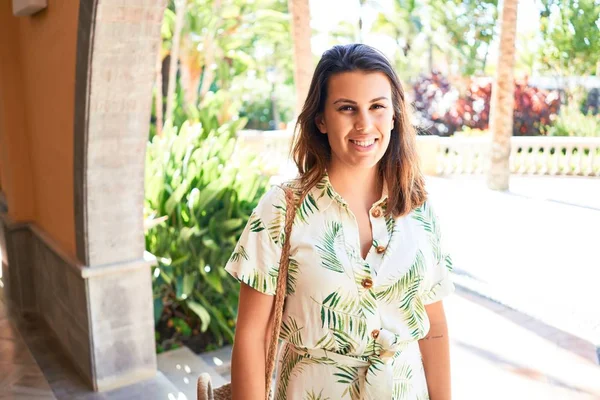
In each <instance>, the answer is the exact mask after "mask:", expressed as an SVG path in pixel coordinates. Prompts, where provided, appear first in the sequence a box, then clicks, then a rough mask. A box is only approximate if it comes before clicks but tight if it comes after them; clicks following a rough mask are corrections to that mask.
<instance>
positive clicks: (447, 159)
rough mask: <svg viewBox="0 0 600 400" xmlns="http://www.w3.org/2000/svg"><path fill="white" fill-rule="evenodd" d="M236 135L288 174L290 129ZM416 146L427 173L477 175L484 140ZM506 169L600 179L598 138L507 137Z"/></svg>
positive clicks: (438, 140) (422, 141) (427, 140)
mask: <svg viewBox="0 0 600 400" xmlns="http://www.w3.org/2000/svg"><path fill="white" fill-rule="evenodd" d="M238 137H239V138H240V147H241V148H245V149H247V150H250V151H251V152H253V153H255V154H258V155H260V156H261V158H262V161H263V165H264V166H265V168H264V170H265V172H266V173H269V174H272V175H289V174H292V175H293V174H294V171H295V166H294V164H293V163H292V162H291V160H290V158H289V151H290V143H291V140H292V132H291V131H290V130H282V131H264V132H263V131H241V132H240V133H239V134H238ZM417 147H418V151H419V154H420V158H421V162H422V166H423V170H424V172H425V173H427V174H430V175H460V174H482V173H484V172H485V168H486V163H487V162H488V154H489V147H490V138H489V137H460V136H455V137H450V138H444V137H438V136H418V137H417ZM510 170H511V172H512V173H514V174H521V175H579V176H600V138H583V137H544V136H517V137H512V138H511V155H510Z"/></svg>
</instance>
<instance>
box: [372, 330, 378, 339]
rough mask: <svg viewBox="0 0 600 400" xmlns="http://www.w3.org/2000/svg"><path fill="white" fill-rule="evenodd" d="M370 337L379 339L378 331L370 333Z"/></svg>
mask: <svg viewBox="0 0 600 400" xmlns="http://www.w3.org/2000/svg"><path fill="white" fill-rule="evenodd" d="M371 337H372V338H373V339H377V338H378V337H379V329H374V330H373V332H371Z"/></svg>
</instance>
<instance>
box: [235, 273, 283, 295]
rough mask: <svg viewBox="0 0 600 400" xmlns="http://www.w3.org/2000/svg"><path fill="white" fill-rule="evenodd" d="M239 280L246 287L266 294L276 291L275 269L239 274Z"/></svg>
mask: <svg viewBox="0 0 600 400" xmlns="http://www.w3.org/2000/svg"><path fill="white" fill-rule="evenodd" d="M239 279H240V280H241V281H242V282H245V283H246V284H247V285H248V286H250V287H253V288H255V289H257V290H259V291H262V292H266V293H275V292H276V289H277V269H276V268H271V269H269V271H268V272H266V273H265V272H263V271H261V270H259V269H253V270H252V271H250V273H248V274H241V275H240V276H239Z"/></svg>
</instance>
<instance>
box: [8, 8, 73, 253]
mask: <svg viewBox="0 0 600 400" xmlns="http://www.w3.org/2000/svg"><path fill="white" fill-rule="evenodd" d="M78 14H79V1H76V0H49V1H48V8H47V9H46V10H44V11H42V12H41V13H39V14H36V15H34V16H33V17H14V16H12V9H11V2H10V1H2V2H0V37H3V39H0V40H1V41H0V46H1V47H2V49H1V50H0V55H1V56H2V58H3V59H4V60H3V61H2V63H3V64H7V65H6V67H3V68H2V69H0V85H1V86H3V88H2V89H0V97H1V98H0V108H3V110H4V112H2V111H0V146H2V151H0V158H1V159H2V168H0V171H1V173H2V182H3V186H5V187H6V188H5V192H6V194H7V202H8V206H9V212H10V213H11V215H10V216H11V217H12V218H13V219H15V220H17V221H24V220H33V221H34V222H35V223H36V225H38V226H39V227H41V228H42V229H43V230H44V231H45V232H47V233H48V234H49V235H50V236H51V237H52V238H53V239H54V240H55V241H56V242H57V243H58V244H59V245H60V246H61V247H62V249H63V250H65V251H67V252H68V253H71V254H72V255H74V254H75V253H76V249H75V221H74V215H73V117H74V90H75V55H76V44H77V19H78ZM6 41H8V42H12V45H10V46H8V49H7V48H6V47H5V46H3V45H4V43H3V42H6ZM15 43H16V45H15ZM7 53H8V54H7ZM7 55H8V56H9V57H6V56H7ZM15 75H16V77H15ZM18 75H20V76H18ZM11 82H14V83H11ZM7 83H8V87H6V86H5V84H7ZM11 86H12V89H11ZM5 89H8V90H5ZM15 93H16V95H17V99H16V100H17V101H14V98H13V97H12V95H14V94H15ZM2 105H3V106H2ZM15 135H17V136H21V137H22V139H15V138H13V137H14V136H15ZM7 139H8V140H12V141H13V142H14V141H17V140H18V141H19V142H20V143H21V144H20V146H21V148H22V147H25V148H26V149H27V153H28V154H22V152H20V153H19V152H17V149H16V147H19V146H16V147H15V146H14V145H7V146H6V148H4V147H5V146H4V144H5V143H4V142H6V141H7ZM7 152H8V153H9V154H8V156H6V154H3V153H7ZM15 152H17V153H18V154H17V153H15ZM27 155H28V156H29V161H28V162H23V164H24V165H26V164H29V168H27V167H26V168H24V169H22V168H18V169H17V170H15V168H14V166H15V165H17V164H16V163H15V159H16V158H26V157H27ZM11 157H12V159H11ZM7 161H8V162H7ZM7 169H8V170H9V171H6V170H7ZM5 178H8V179H5ZM7 180H8V181H11V184H10V185H8V182H7ZM20 181H25V182H20ZM27 181H29V182H31V183H30V184H29V185H27V183H26V182H27ZM19 185H25V186H29V187H30V188H29V189H20V190H17V189H15V188H16V187H18V186H19ZM27 196H31V197H32V198H33V201H29V200H28V199H27Z"/></svg>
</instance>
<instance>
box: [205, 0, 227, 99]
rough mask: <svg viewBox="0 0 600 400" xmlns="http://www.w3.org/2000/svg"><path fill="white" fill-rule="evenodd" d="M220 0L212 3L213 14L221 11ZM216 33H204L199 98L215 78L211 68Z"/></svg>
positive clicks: (215, 44) (213, 61)
mask: <svg viewBox="0 0 600 400" xmlns="http://www.w3.org/2000/svg"><path fill="white" fill-rule="evenodd" d="M221 5H222V1H221V0H215V2H214V4H213V13H214V14H215V15H220V12H221ZM215 35H216V34H215V33H208V34H207V35H206V39H205V40H204V47H203V48H204V71H203V72H204V76H203V77H202V83H201V86H200V100H202V99H203V98H204V96H205V95H206V93H208V91H209V89H210V86H211V85H212V83H213V80H214V79H215V75H216V73H215V69H214V68H213V64H214V63H215V58H216V56H215V52H216V47H217V43H216V39H217V38H216V36H215Z"/></svg>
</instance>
